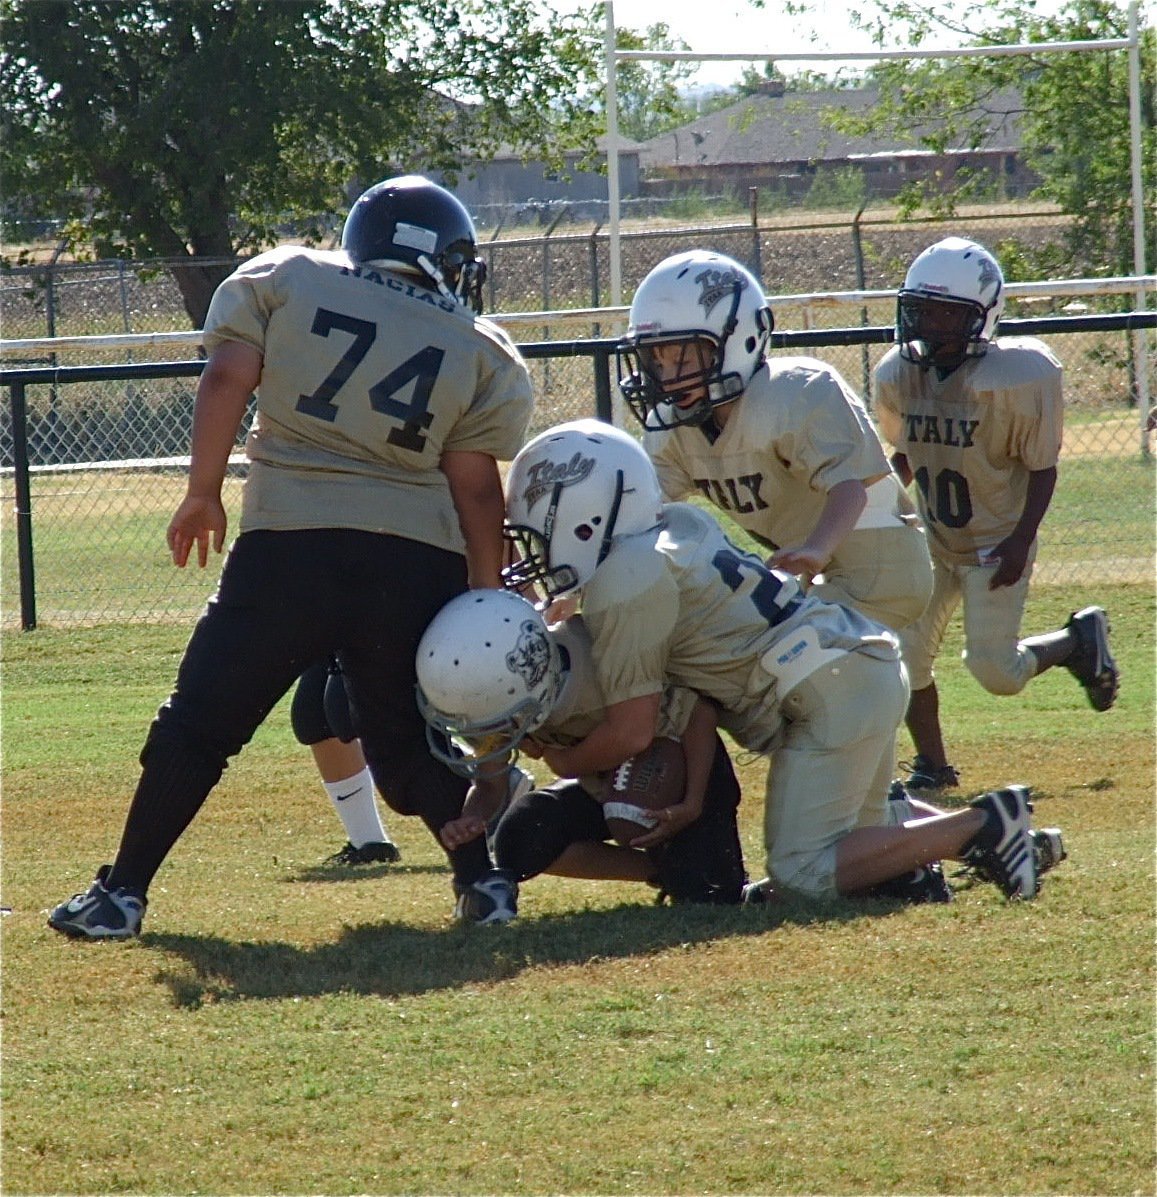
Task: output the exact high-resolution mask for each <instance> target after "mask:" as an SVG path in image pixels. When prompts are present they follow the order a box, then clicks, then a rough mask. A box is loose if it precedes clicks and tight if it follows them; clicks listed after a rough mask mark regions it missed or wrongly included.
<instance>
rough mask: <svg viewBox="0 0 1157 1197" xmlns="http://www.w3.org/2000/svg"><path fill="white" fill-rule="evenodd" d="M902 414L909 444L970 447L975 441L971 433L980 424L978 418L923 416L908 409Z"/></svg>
mask: <svg viewBox="0 0 1157 1197" xmlns="http://www.w3.org/2000/svg"><path fill="white" fill-rule="evenodd" d="M902 414H903V417H904V423H905V424H907V426H908V437H907V440H908V443H909V444H910V445H916V444H920V445H955V446H957V447H958V448H960V449H971V448H972V446H973V444H974V443H975V442H974V441H973V439H972V434H973V433H974V432H975V431H976V429H977V427H978V426H979V424H980V421H979V420H959V419H957V418H956V417H955V416H923V415H920V414H919V413H918V412H909V411H906V412H903V413H902Z"/></svg>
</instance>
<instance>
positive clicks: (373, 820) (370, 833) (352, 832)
mask: <svg viewBox="0 0 1157 1197" xmlns="http://www.w3.org/2000/svg"><path fill="white" fill-rule="evenodd" d="M322 784H323V785H324V786H325V792H326V793H327V794H328V795H329V796H330V800H331V801H332V802H333V804H334V806H335V807H336V809H337V813H338V818H339V819H341V821H342V826H343V827H344V828H345V833H346V836H347V838H348V839H349V842H350V843H351V844H353V846H354V847H355V848H360V847H362V846H363V845H364V844H380V843H384V842H385V841H386V840H388V839H389V838H390V837H389V836H388V835H387V834H386V829H385V827H384V826H383V824H382V818H381V815H379V814H378V804H377V802H376V801H375V800H374V779H373V778H372V777H371V776H370V770H369V766H368V765H367V766H366V768H364V769H363V770H362V771H361V772H360V773H355V774H354V775H353V777H347V778H346V779H345V780H344V781H326V782H323V783H322Z"/></svg>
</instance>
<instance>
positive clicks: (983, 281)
mask: <svg viewBox="0 0 1157 1197" xmlns="http://www.w3.org/2000/svg"><path fill="white" fill-rule="evenodd" d="M979 257H980V293H981V294H982V295H983V294H984V293H985V291H987V290H988V289H989V288H990V287H995V288H996V293H998V294H999V292H1000V268H999V267H998V266H997V264H996V263H995V262H994V261H993V260H992V259H991V258H990V257H989V256H988V255H987V254H980V255H979Z"/></svg>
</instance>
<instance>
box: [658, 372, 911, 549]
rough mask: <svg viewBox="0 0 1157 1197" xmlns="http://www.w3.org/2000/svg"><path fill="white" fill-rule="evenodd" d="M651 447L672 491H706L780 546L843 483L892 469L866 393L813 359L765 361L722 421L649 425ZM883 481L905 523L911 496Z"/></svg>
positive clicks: (672, 494) (802, 536)
mask: <svg viewBox="0 0 1157 1197" xmlns="http://www.w3.org/2000/svg"><path fill="white" fill-rule="evenodd" d="M643 445H644V448H645V449H646V450H647V453H648V455H649V456H650V458H651V460H652V461H653V462H654V463H655V470H656V472H657V473H658V475H659V482H660V485H661V486H662V488H663V497H664V498H665V499H667V500H669V501H672V502H673V501H677V500H680V499H686V498H687V497H688V496H690V495H694V494H699V495H703V496H704V497H705V498H707V499H708V500H709V501H710V502H711V503H712V504H714V505H715V506H716V507H718V508H720V509H721V510H723V511H726V512H727V514H728V515H730V516H731V517H732V518H733V519H734V520H735V522H736V523H737V524H739V526H740V527H742V528H744V529H745V530H746V531H748V532H750V533H751V534H752V535H753V536H755V537H757V538H758V539H759V540H761V541H762V542H764V543H765V544H768V545H774V546H775V547H776V548H783V547H785V546H787V545H797V544H801V543H802V542H803V541H805V540H806V539H807V537H808V536H809V534H810V533H811V531H812V529H813V528H814V527H815V526H816V522H817V521H818V520H819V517H820V512H821V511H822V510H823V507H824V503H825V502H826V501H827V493H828V491H829V490H831V488H832V487H833V486H835V485H836V484H837V483H839V482H846V481H848V480H849V479H859V480H860V481H863V482H867V481H869V480H871V479H879V478H881V477H884V478H885V479H888V478H889V477H890V476H891V467H890V465H889V463H888V459H887V457H886V456H885V454H884V449H883V446H882V445H881V444H880V438H879V436H878V434H877V432H876V429H875V428H874V427H873V425H872V421H871V419H870V418H869V416H868V413H867V411H866V410H865V409H864V405H863V403H861V401H860V399H859V397H858V396H857V395H856V394H855V393H854V392H853V391H852V389H851V388H850V387H849V386H848V385H847V383H846V382H845V381H844V380H843V379H842V378H841V377H840V375H839V374H838V373H837V372H836V371H835V370H832V369H831V368H830V367H828V366H826V365H824V363H822V362H820V361H817V360H816V359H814V358H807V357H783V358H773V359H771V360H770V361H768V362H765V363H764V364H763V366H761V367H760V369H759V370H757V371H756V373H755V376H754V377H753V378H752V380H751V382H749V383H748V385H747V387H746V389H745V390H744V392H743V395H742V396H741V397H740V398H739V399H737V400H736V401H735V402H734V403H733V404H732V405H731V413H730V416H729V418H728V421H727V423H726V424H725V425H724V426H723V428H722V429H716V428H715V426H714V425H713V424H712V423H711V422H708V424H707V425H705V426H703V427H696V428H693V427H685V428H676V429H672V430H671V431H667V432H648V433H645V434H644V437H643ZM885 485H886V486H887V487H888V488H889V493H888V496H887V505H888V506H890V507H891V508H893V514H895V515H896V516H897V519H896V524H897V526H898V525H899V523H900V520H899V518H898V517H899V515H900V514H901V513H902V512H906V513H911V510H912V508H911V504H910V502H909V500H908V498H907V496H906V495H904V493H903V490H902V488H901V487H900V486H899V483H898V482H888V481H885ZM835 560H837V561H838V560H839V551H838V549H837V552H836V554H835Z"/></svg>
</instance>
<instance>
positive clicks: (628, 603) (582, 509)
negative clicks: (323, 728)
mask: <svg viewBox="0 0 1157 1197" xmlns="http://www.w3.org/2000/svg"><path fill="white" fill-rule="evenodd" d="M604 457H605V459H606V461H605V462H600V459H603V458H604ZM655 488H656V481H655V474H654V468H653V467H652V465H651V463H650V461H649V459H648V458H647V455H646V453H645V452H644V451H643V449H642V448H641V447H640V446H639V445H638V444H636V443H635V442H633V441H632V440H631V438H629V437H625V438H618V437H612V436H610V435H609V434H602V435H599V434H596V433H592V430H591V429H590V428H589V426H588V422H585V421H578V422H575V423H573V424H563V425H560V426H558V427H557V428H555V429H552V430H549V431H548V432H546V433H544V434H543V435H542V436H540V437H537V438H535V440H534V441H532V442H531V443H530V444H528V445H527V446H526V447H525V448H524V449H522V450H521V451H520V453H519V454H518V456H517V457H516V458H515V459H514V461H513V463H512V464H511V468H510V473H509V475H508V478H507V512H508V518H509V519H510V521H511V523H512V524H515V525H516V526H517V528H518V530H519V535H520V538H521V540H522V541H523V542H524V543H526V544H528V545H532V546H534V548H535V554H536V558H537V560H538V562H539V565H538V568H536V569H534V570H530V571H526V570H523V569H521V568H520V569H517V570H512V571H509V572H508V574H507V577H508V580H513V581H514V582H515V583H516V584H519V585H520V584H522V582H523V580H524V579H525V578H527V577H529V578H530V579H531V580H535V579H536V578H537V577H539V576H541V577H543V578H550V579H553V580H554V582H555V583H559V582H560V579H561V584H562V585H563V586H564V587H565V588H568V589H574V588H579V587H581V589H582V614H583V620H584V623H585V625H586V627H587V628H588V629H589V631H590V635H591V644H592V655H593V658H594V663H595V672H596V676H597V678H598V681H599V685H600V687H601V690H602V694H603V698H604V701H605V703H606V709H605V713H604V716H603V718H602V719H601V720H600V721H599V722H598V723H597V724H596V725H595V726H594V727H593V728H591V729H590V731H589V732H588V733H587V734H586V735H585V736H584V737H583V738H582V739H581V740H580V741H579V742H578V743H576V744H574V745H573V746H570V747H562V748H552V749H546V750H545V751H544V753H543V759H544V760H545V761H546V762H547V764H549V765H550V767H551V768H552V769H554V771H555V772H556V773H558V774H559V775H560V776H571V777H574V776H582V775H584V774H588V773H595V772H600V771H603V770H607V769H613V768H615V767H617V766H618V765H619V764H621V763H622V762H623V761H625V760H627V759H628V758H629V757H632V756H634V755H636V754H637V753H639V752H640V751H642V750H643V749H644V748H645V747H646V746H647V745H648V744H650V743H651V741H652V740H653V738H654V737H655V735H656V732H657V727H658V721H659V713H660V708H661V700H662V694H663V692H664V690H665V688H666V687H667V686H668V685H676V686H681V687H684V688H686V689H688V690H691V691H692V692H694V693H696V694H698V695H700V696H702V697H703V698H705V699H707V700H708V701H710V702H711V703H712V704H713V705H714V706H715V707H716V709H717V710H718V712H719V720H720V724H721V726H722V727H724V728H725V730H727V731H729V732H730V733H731V735H732V736H733V737H734V738H735V739H736V741H737V742H738V743H739V744H740V745H741V746H742V747H744V748H746V749H749V750H751V751H754V752H759V753H772V752H773V753H774V755H773V756H772V761H771V765H770V768H769V773H768V783H767V794H766V802H765V828H764V831H765V844H766V848H767V860H768V872H769V877H770V879H771V882H772V885H773V886H774V887H776V888H782V889H789V890H793V891H796V892H798V893H800V894H803V895H807V896H811V897H823V896H827V895H834V894H848V895H851V894H859V893H864V892H871V891H873V890H874V888H875V887H877V886H880V885H889V886H890V885H893V884H896V883H900V884H902V885H904V886H906V887H910V889H911V892H912V894H913V896H915V895H916V894H921V895H923V896H924V897H925V899H926V900H927V899H928V898H931V899H936V898H939V899H940V900H943V898H944V896H945V895H946V893H947V891H946V887H945V886H944V884H943V881H942V879H941V880H940V882H939V885H938V886H936V885H934V884H933V883H932V882H931V881H929V873H930V870H929V866H931V865H934V864H935V863H937V862H938V861H939V860H940V859H941V858H942V857H957V858H961V859H965V860H967V861H969V862H970V863H972V864H974V865H975V864H979V865H981V866H983V870H984V875H985V876H986V877H987V878H988V879H990V880H993V881H995V882H996V884H998V885H999V886H1000V888H1001V889H1002V890H1003V892H1004V893H1005V894H1006V896H1008V897H1024V898H1032V897H1035V895H1036V893H1037V890H1038V885H1039V877H1038V871H1037V868H1036V864H1035V860H1034V854H1033V851H1032V838H1031V822H1030V808H1029V802H1028V795H1027V792H1026V791H1025V789H1024V787H1021V786H1013V787H1009V788H1006V789H1004V790H1000V791H994V792H992V793H989V794H985V795H983V796H982V797H980V798H978V799H976V801H975V802H973V803H972V805H971V806H970V807H969V808H967V809H965V810H959V811H955V812H953V813H950V814H938V815H932V816H930V817H929V818H926V819H919V818H915V819H914V818H911V817H910V816H911V813H912V812H911V809H910V807H909V806H908V804H907V802H902V803H901V802H896V803H889V801H888V792H889V789H890V783H891V776H892V766H893V762H894V749H895V735H896V728H897V726H898V724H899V722H900V720H901V718H902V717H903V714H904V709H905V706H906V704H907V699H908V685H907V678H906V675H905V672H904V668H903V666H902V665H901V663H900V655H899V648H898V644H897V641H896V638H895V636H894V634H893V633H892V632H890V631H889V630H888V629H887V628H885V627H884V626H883V625H882V624H879V623H876V622H874V621H872V620H870V619H868V618H866V617H865V616H864V615H862V614H861V613H860V612H859V611H856V610H855V609H854V608H851V607H845V606H842V605H840V604H837V603H829V602H826V601H824V600H822V599H820V598H818V597H816V596H815V595H810V594H807V593H805V592H804V591H803V590H802V589H801V588H800V586H799V585H798V583H797V582H796V580H795V578H794V577H792V576H791V575H790V574H787V573H784V572H781V571H779V570H776V569H773V568H770V567H768V566H767V565H765V564H764V562H763V561H761V560H760V559H759V557H757V556H755V555H752V554H749V553H746V552H743V551H742V550H740V549H738V548H737V547H736V546H735V545H734V544H732V543H731V542H730V541H729V540H728V539H727V537H726V536H725V535H724V534H723V532H722V530H721V529H720V527H719V525H718V524H717V523H716V522H715V520H714V519H713V518H712V517H711V516H710V515H708V514H707V513H706V512H704V511H702V510H701V509H699V508H698V507H695V506H692V505H690V504H685V503H669V504H665V505H664V506H663V507H662V508H661V510H660V511H659V512H658V513H657V515H656V513H655V511H654V508H653V506H652V505H651V502H647V503H645V505H644V506H643V507H642V509H641V510H640V511H639V513H638V514H637V515H636V517H635V518H634V519H631V520H629V521H628V522H627V526H626V527H622V526H620V525H619V522H618V521H619V513H620V512H621V511H622V509H623V506H624V503H625V500H626V497H627V496H628V495H630V496H636V497H640V496H653V494H654V491H655ZM556 537H560V538H561V547H556V545H555V538H556ZM596 537H598V538H601V539H602V540H603V541H604V543H603V544H602V545H601V547H600V549H599V551H598V552H597V553H596V554H593V555H585V556H583V557H582V559H581V560H578V561H576V559H575V558H574V557H573V556H572V552H571V550H572V547H573V544H574V542H575V541H576V540H577V541H578V542H580V543H583V544H585V543H587V542H588V541H590V540H593V539H595V538H596ZM564 569H565V571H566V572H565V573H564ZM898 812H899V813H898Z"/></svg>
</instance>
